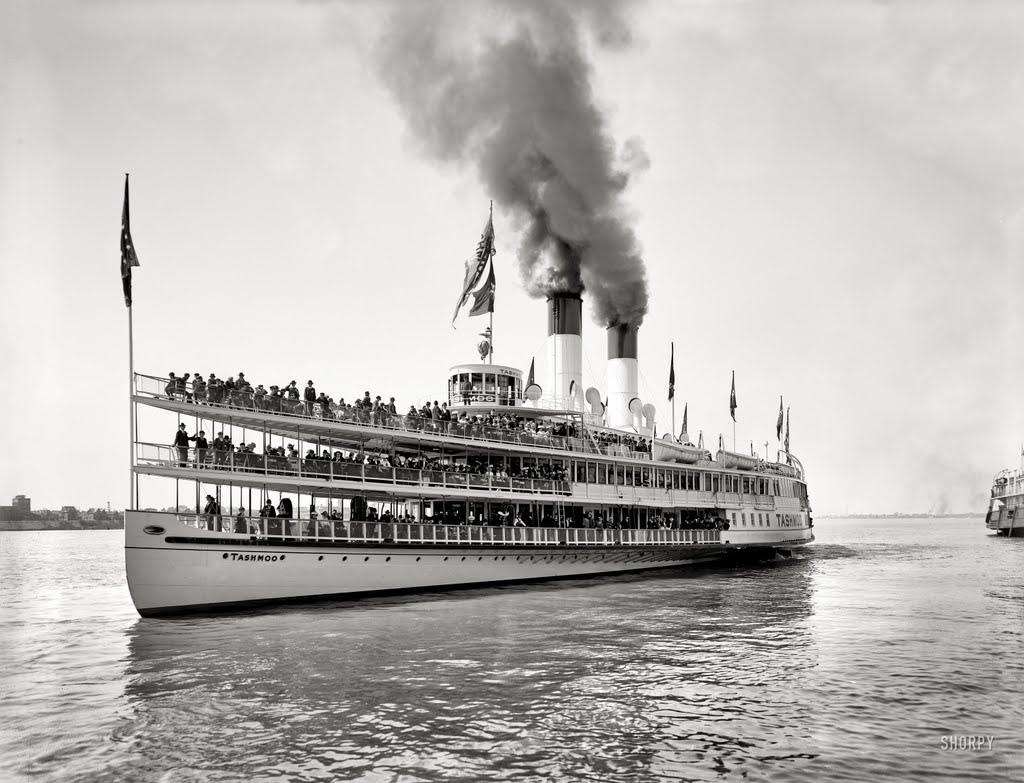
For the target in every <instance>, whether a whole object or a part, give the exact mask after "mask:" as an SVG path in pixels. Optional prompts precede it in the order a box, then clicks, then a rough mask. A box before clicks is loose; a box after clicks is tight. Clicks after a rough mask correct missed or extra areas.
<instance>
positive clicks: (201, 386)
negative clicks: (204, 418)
mask: <svg viewBox="0 0 1024 783" xmlns="http://www.w3.org/2000/svg"><path fill="white" fill-rule="evenodd" d="M192 396H193V397H194V398H195V401H196V402H206V381H204V380H203V374H202V373H201V372H197V373H196V374H195V376H194V377H193V379H192Z"/></svg>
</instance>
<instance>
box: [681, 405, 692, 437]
mask: <svg viewBox="0 0 1024 783" xmlns="http://www.w3.org/2000/svg"><path fill="white" fill-rule="evenodd" d="M689 409H690V403H684V404H683V428H682V429H681V430H680V431H679V442H680V443H686V441H688V440H689V439H690V434H689V429H688V428H687V426H686V412H687V411H688V410H689Z"/></svg>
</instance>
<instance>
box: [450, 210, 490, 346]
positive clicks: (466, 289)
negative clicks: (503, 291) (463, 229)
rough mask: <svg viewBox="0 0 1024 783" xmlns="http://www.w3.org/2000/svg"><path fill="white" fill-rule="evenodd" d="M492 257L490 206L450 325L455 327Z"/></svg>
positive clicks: (467, 265) (467, 266) (467, 268)
mask: <svg viewBox="0 0 1024 783" xmlns="http://www.w3.org/2000/svg"><path fill="white" fill-rule="evenodd" d="M493 255H494V206H493V204H492V205H491V214H490V215H489V216H488V218H487V225H486V226H484V233H483V234H481V235H480V241H479V242H478V243H477V246H476V265H475V266H470V265H469V264H468V263H467V264H466V277H465V279H464V280H463V281H462V295H461V296H460V297H459V301H458V302H457V303H456V304H455V312H454V313H453V314H452V325H453V326H454V325H455V319H456V318H458V317H459V310H461V309H462V307H463V305H465V304H466V302H467V301H469V295H470V293H471V292H472V291H473V289H474V288H476V286H477V283H479V282H480V278H481V277H483V274H484V269H486V268H487V262H488V261H490V260H491V256H493Z"/></svg>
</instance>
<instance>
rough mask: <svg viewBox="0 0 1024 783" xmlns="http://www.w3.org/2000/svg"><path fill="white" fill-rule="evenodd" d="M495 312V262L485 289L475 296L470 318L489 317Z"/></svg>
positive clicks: (492, 263)
mask: <svg viewBox="0 0 1024 783" xmlns="http://www.w3.org/2000/svg"><path fill="white" fill-rule="evenodd" d="M493 312H494V262H493V261H491V271H490V273H489V274H488V275H487V282H486V283H484V285H483V288H481V289H480V290H479V291H477V292H476V293H475V294H473V308H472V309H471V310H470V311H469V317H470V318H472V317H473V316H476V315H487V313H493Z"/></svg>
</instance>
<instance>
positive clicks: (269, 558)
mask: <svg viewBox="0 0 1024 783" xmlns="http://www.w3.org/2000/svg"><path fill="white" fill-rule="evenodd" d="M278 559H280V560H284V556H283V555H254V554H239V553H238V552H232V553H231V560H232V561H235V560H238V561H239V562H241V561H245V562H248V563H276V562H277V561H278Z"/></svg>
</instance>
